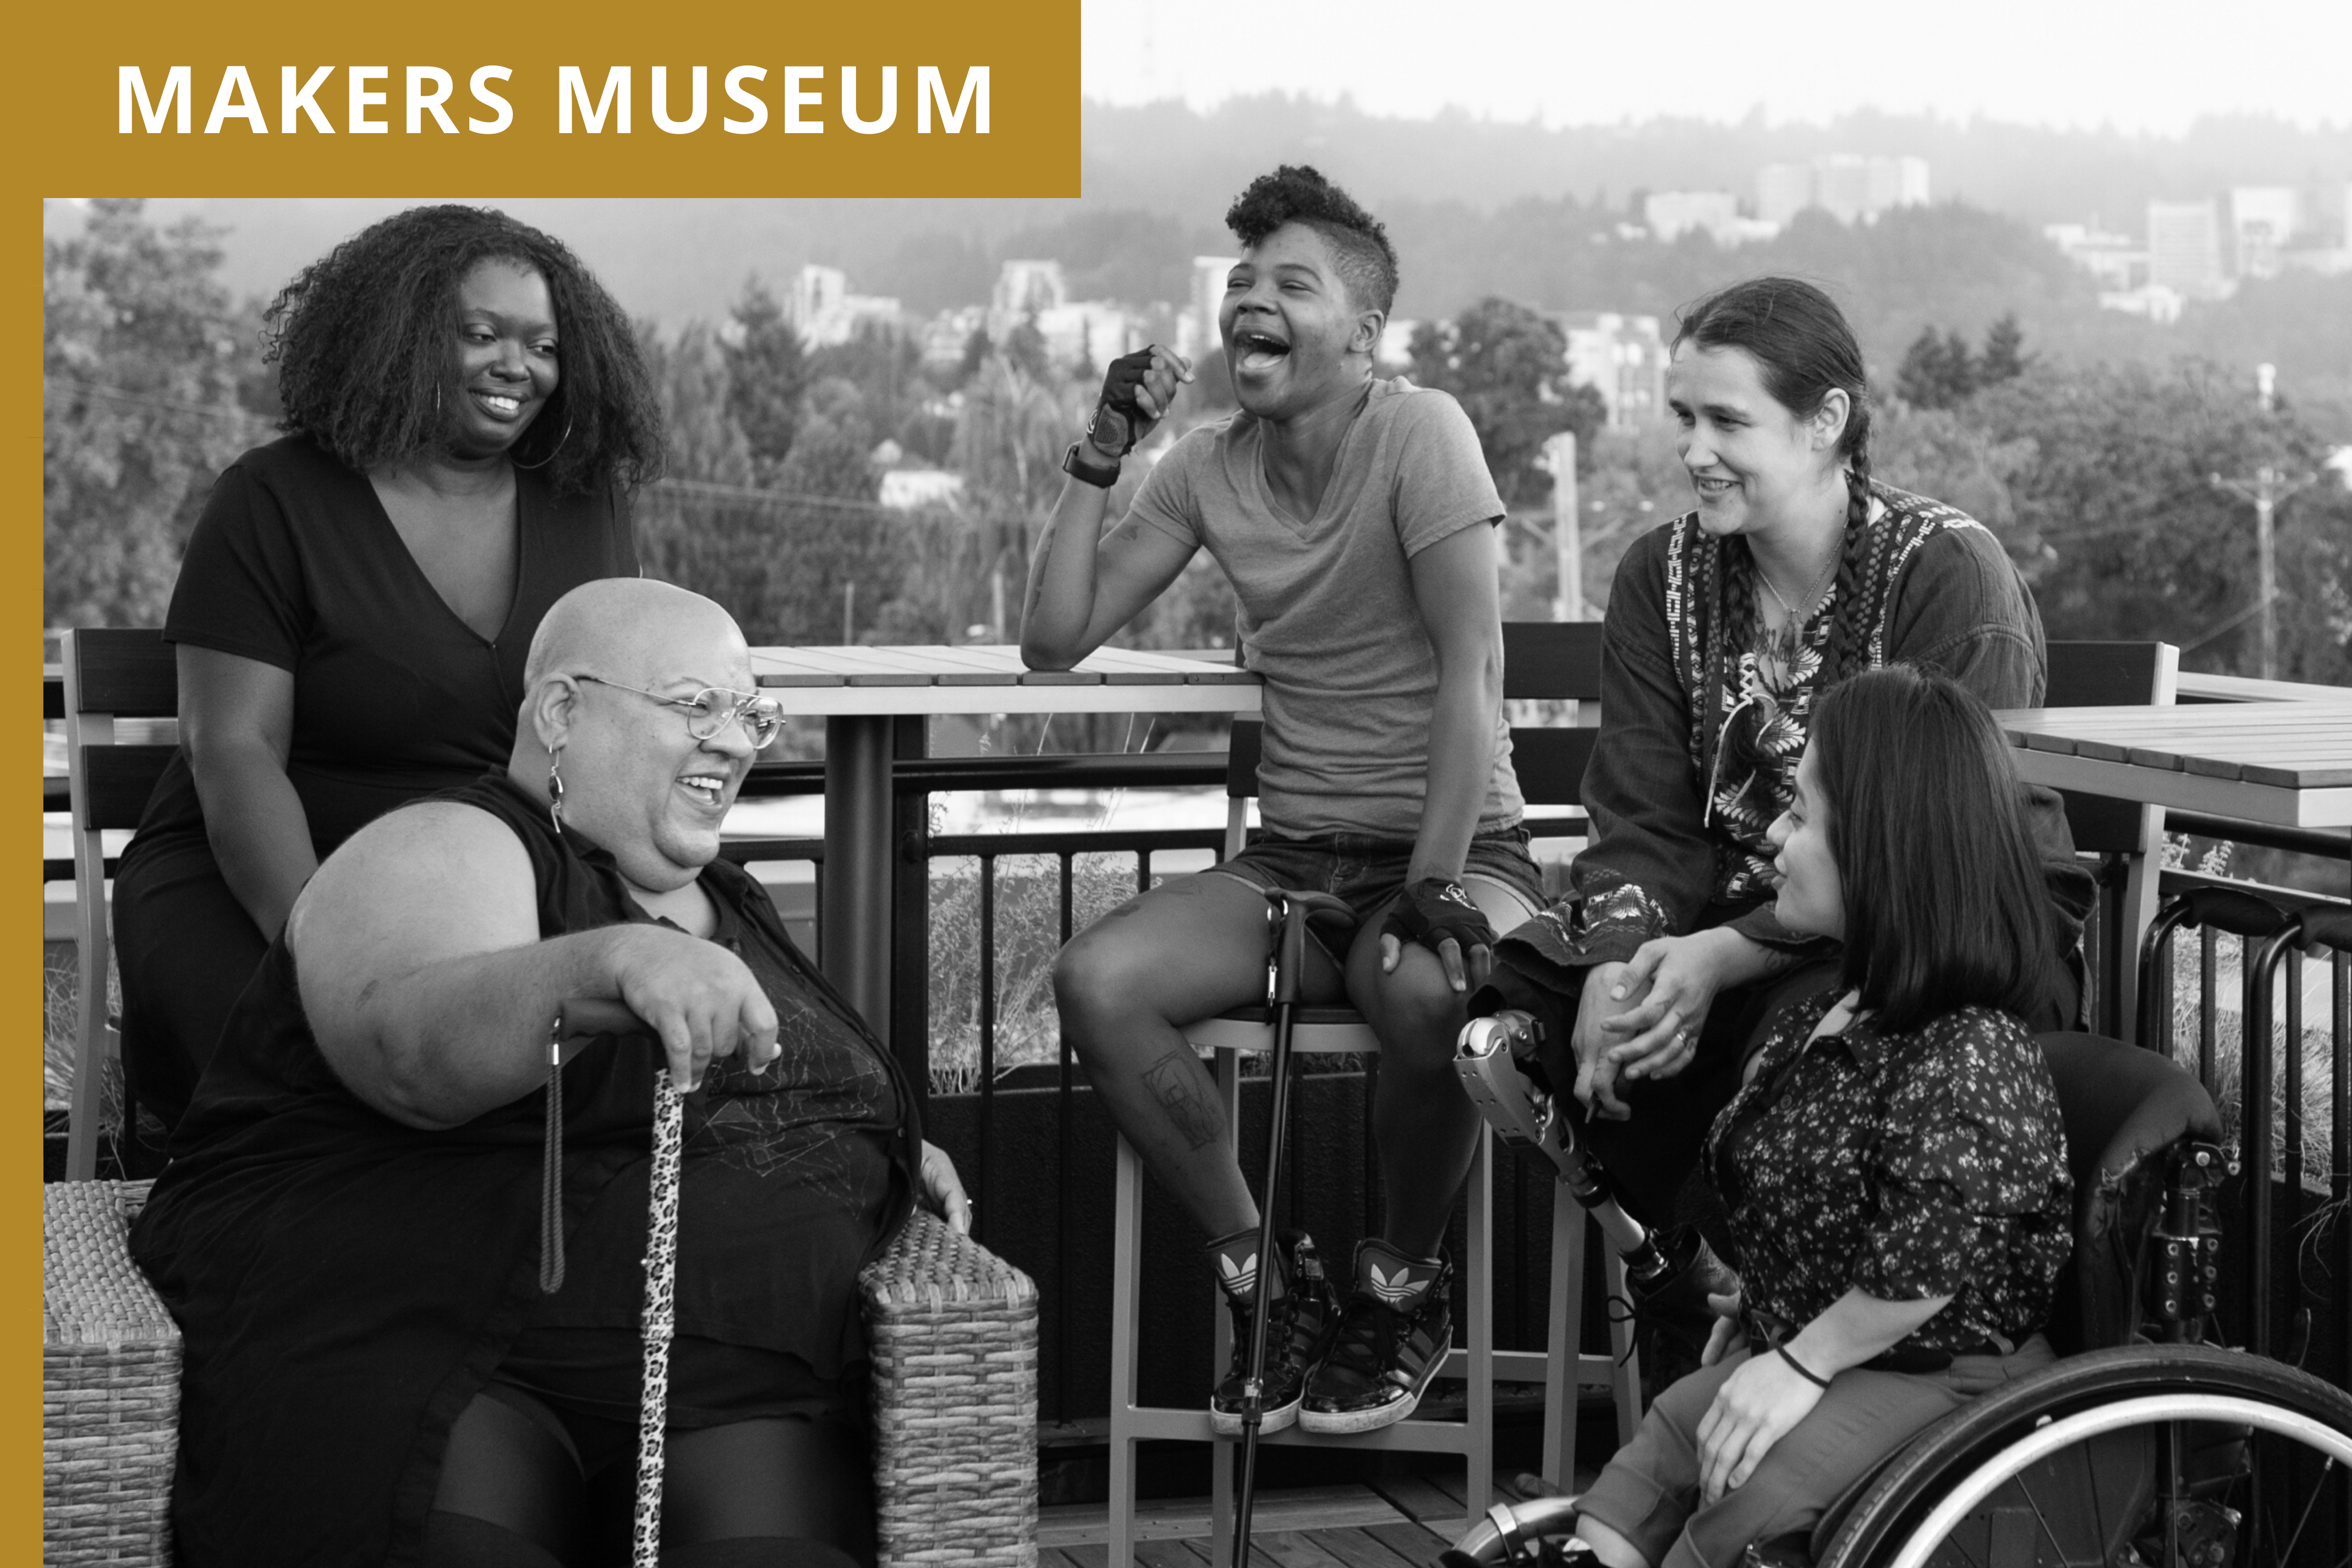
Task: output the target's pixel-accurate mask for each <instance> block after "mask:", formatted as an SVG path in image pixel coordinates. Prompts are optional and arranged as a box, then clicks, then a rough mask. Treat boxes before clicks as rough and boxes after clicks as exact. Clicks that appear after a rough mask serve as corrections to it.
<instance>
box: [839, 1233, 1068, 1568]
mask: <svg viewBox="0 0 2352 1568" xmlns="http://www.w3.org/2000/svg"><path fill="white" fill-rule="evenodd" d="M858 1285H859V1288H860V1291H861V1293H862V1294H863V1296H864V1298H865V1303H866V1338H867V1341H868V1342H869V1344H870V1345H871V1347H872V1354H873V1358H874V1428H875V1431H874V1492H875V1500H876V1503H877V1510H876V1511H877V1530H878V1536H879V1545H880V1549H881V1550H880V1561H881V1563H882V1564H883V1568H906V1565H907V1564H911V1563H973V1564H984V1565H988V1568H1000V1565H1001V1568H1034V1564H1035V1563H1036V1561H1037V1287H1036V1286H1035V1284H1034V1283H1033V1282H1032V1281H1031V1280H1030V1279H1029V1277H1028V1276H1027V1275H1025V1274H1024V1273H1022V1272H1021V1270H1019V1269H1018V1268H1013V1266H1012V1265H1011V1264H1009V1263H1006V1262H1004V1261H1003V1259H1001V1258H997V1257H995V1256H994V1255H993V1254H992V1253H990V1252H989V1251H988V1250H987V1249H986V1248H985V1247H982V1246H981V1245H980V1244H979V1243H977V1242H975V1241H972V1240H971V1238H969V1237H961V1236H958V1235H956V1234H955V1233H954V1232H953V1231H951V1230H950V1229H949V1228H948V1227H947V1226H946V1225H944V1224H942V1223H941V1222H940V1220H939V1219H938V1218H937V1217H935V1216H934V1215H930V1214H929V1213H927V1212H925V1211H922V1210H917V1211H916V1213H915V1214H914V1215H913V1216H912V1217H911V1218H909V1219H908V1222H907V1224H906V1226H905V1227H904V1228H903V1229H901V1230H900V1231H899V1233H898V1236H897V1237H895V1238H894V1239H893V1240H892V1241H891V1243H890V1245H889V1247H887V1248H886V1249H885V1250H884V1252H883V1254H882V1256H881V1257H880V1258H877V1259H875V1260H874V1262H872V1263H871V1264H869V1265H867V1266H866V1270H865V1272H864V1273H863V1274H861V1275H859V1277H858Z"/></svg>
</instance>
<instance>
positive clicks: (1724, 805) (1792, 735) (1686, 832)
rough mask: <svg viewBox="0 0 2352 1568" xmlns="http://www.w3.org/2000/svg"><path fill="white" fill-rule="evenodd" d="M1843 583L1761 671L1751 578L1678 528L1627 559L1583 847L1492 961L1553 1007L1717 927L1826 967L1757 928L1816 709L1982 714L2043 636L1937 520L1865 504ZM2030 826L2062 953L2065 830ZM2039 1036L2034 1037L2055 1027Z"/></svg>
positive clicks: (2055, 821) (1902, 502)
mask: <svg viewBox="0 0 2352 1568" xmlns="http://www.w3.org/2000/svg"><path fill="white" fill-rule="evenodd" d="M1871 493H1872V496H1873V498H1874V500H1873V504H1872V507H1871V511H1870V518H1869V521H1867V522H1866V523H1864V525H1863V527H1862V528H1861V530H1859V531H1857V532H1856V533H1855V534H1854V535H1853V537H1852V538H1851V539H1850V541H1849V551H1848V554H1849V560H1848V562H1847V564H1846V567H1845V568H1843V569H1842V571H1841V574H1840V575H1839V576H1838V577H1837V578H1836V579H1834V580H1833V581H1832V584H1831V586H1830V588H1829V590H1828V592H1827V593H1826V595H1824V597H1823V598H1822V601H1821V603H1820V605H1818V606H1816V608H1815V609H1814V611H1813V613H1812V614H1811V616H1810V617H1809V618H1808V619H1807V621H1806V623H1805V625H1804V626H1803V627H1802V628H1801V629H1800V630H1799V631H1798V632H1797V634H1796V651H1795V657H1794V658H1793V659H1790V660H1789V661H1787V662H1786V663H1785V664H1784V663H1783V662H1782V661H1781V660H1779V659H1764V658H1759V655H1758V653H1757V651H1756V647H1755V645H1756V644H1757V642H1758V641H1759V636H1758V627H1759V619H1758V613H1757V609H1756V602H1757V596H1758V590H1757V587H1756V568H1755V562H1754V558H1753V557H1752V556H1751V555H1750V554H1749V553H1748V545H1747V542H1746V541H1745V540H1744V539H1740V538H1738V537H1733V538H1727V539H1717V538H1715V537H1712V536H1710V535H1708V534H1707V533H1706V531H1704V530H1702V529H1701V528H1700V527H1699V526H1698V521H1697V518H1696V514H1692V515H1690V516H1686V517H1682V518H1678V519H1676V520H1675V521H1673V522H1670V523H1667V524H1665V525H1664V526H1663V527H1661V528H1658V529H1656V530H1654V531H1652V532H1650V533H1649V534H1647V535H1645V536H1643V538H1642V539H1640V540H1637V541H1636V542H1634V544H1633V548H1632V549H1631V550H1629V551H1628V552H1626V556H1625V559H1624V561H1623V563H1622V564H1621V565H1620V566H1619V568H1618V571H1617V579H1616V582H1615V584H1614V585H1613V586H1612V588H1611V590H1610V595H1609V617H1608V623H1607V628H1606V632H1607V635H1606V637H1605V639H1604V641H1603V643H1602V652H1601V714H1602V718H1601V737H1600V745H1599V746H1598V748H1597V749H1596V750H1595V752H1594V754H1593V759H1592V763H1591V768H1590V769H1589V770H1588V771H1587V773H1586V774H1585V778H1584V787H1583V792H1582V793H1583V797H1584V805H1585V809H1586V810H1587V812H1588V813H1589V814H1590V815H1591V821H1592V833H1591V841H1590V843H1589V844H1588V845H1587V847H1585V849H1584V851H1583V853H1581V854H1580V855H1579V856H1578V857H1577V858H1576V861H1575V864H1574V865H1573V866H1572V867H1571V868H1570V882H1571V884H1572V890H1571V891H1570V894H1569V896H1568V897H1567V898H1566V899H1563V900H1560V901H1559V903H1557V904H1555V905H1553V906H1552V907H1551V908H1550V909H1549V910H1545V911H1544V912H1543V913H1541V914H1539V915H1538V916H1537V917H1536V918H1535V919H1534V920H1532V921H1528V923H1527V924H1525V925H1523V926H1520V927H1519V928H1518V929H1517V931H1513V932H1511V933H1510V934H1509V935H1508V936H1507V937H1506V938H1505V939H1504V941H1503V942H1502V944H1501V946H1500V947H1499V948H1498V950H1497V956H1498V957H1500V958H1502V959H1503V960H1504V961H1505V962H1506V963H1509V964H1510V965H1511V967H1512V968H1514V969H1515V970H1517V971H1518V972H1520V973H1523V974H1526V975H1528V976H1529V977H1530V978H1533V979H1535V980H1537V981H1538V982H1541V983H1543V984H1548V985H1549V986H1550V987H1551V988H1553V989H1555V990H1560V991H1570V990H1572V989H1573V988H1574V986H1575V984H1579V983H1580V977H1579V976H1578V975H1576V974H1574V973H1572V972H1573V971H1576V970H1579V969H1581V968H1582V967H1584V966H1586V965H1590V964H1594V963H1614V962H1622V960H1624V959H1627V958H1630V957H1632V956H1633V950H1634V949H1635V948H1637V947H1639V946H1641V944H1642V943H1643V942H1647V941H1649V940H1650V939H1651V938H1653V937H1658V936H1666V935H1683V934H1686V933H1688V932H1690V931H1698V930H1703V929H1705V928H1706V927H1709V926H1714V925H1720V924H1728V925H1731V926H1733V927H1735V928H1736V929H1738V931H1740V932H1741V933H1742V934H1744V935H1746V936H1748V937H1750V938H1752V939H1753V940H1755V941H1757V942H1760V943H1762V944H1764V945H1765V946H1767V947H1772V948H1778V949H1780V950H1782V951H1786V952H1804V953H1808V954H1810V953H1811V952H1820V951H1826V950H1827V945H1828V944H1826V943H1825V942H1821V941H1820V940H1819V939H1813V938H1807V937H1803V936H1800V935H1798V934H1796V933H1794V932H1791V931H1785V930H1783V929H1782V928H1781V926H1780V922H1779V921H1776V920H1774V919H1773V918H1772V894H1771V889H1770V882H1769V865H1770V860H1771V850H1770V848H1769V846H1768V845H1767V843H1766V841H1765V832H1766V830H1767V829H1768V828H1769V827H1770V826H1771V825H1772V821H1773V819H1774V818H1776V817H1777V816H1780V813H1781V812H1782V811H1783V810H1785V809H1786V808H1787V806H1788V804H1789V800H1790V795H1792V794H1793V792H1794V790H1795V779H1796V768H1797V760H1798V758H1799V756H1800V755H1801V753H1802V752H1803V750H1804V744H1805V733H1806V730H1807V726H1808V722H1809V720H1810V717H1811V712H1812V705H1813V702H1814V701H1815V700H1816V699H1817V698H1818V697H1819V695H1820V694H1821V693H1822V691H1824V690H1826V689H1828V688H1829V687H1830V686H1831V685H1832V684H1834V683H1835V682H1836V681H1837V680H1838V679H1842V678H1843V676H1844V675H1847V674H1851V673H1853V671H1855V670H1857V669H1863V668H1874V667H1876V666H1879V665H1883V664H1886V663H1890V662H1895V661H1906V662H1909V663H1914V664H1918V665H1921V666H1924V667H1927V668H1933V669H1937V670H1940V671H1942V672H1943V673H1944V674H1946V675H1948V676H1950V677H1951V678H1952V679H1955V680H1957V681H1958V682H1959V683H1960V684H1961V685H1962V686H1964V687H1966V688H1968V689H1969V690H1970V691H1971V692H1973V693H1975V694H1976V696H1978V697H1979V699H1981V700H1983V701H1984V702H1985V704H1986V705H1987V706H1988V707H1992V708H2031V707H2036V706H2039V705H2040V703H2041V700H2042V689H2043V681H2044V674H2045V658H2044V651H2043V644H2042V618H2041V615H2040V613H2039V611H2038V610H2036V608H2035V607H2034V603H2033V596H2032V594H2031V593H2030V592H2028V590H2027V588H2026V586H2025V584H2024V582H2023V580H2022V579H2021V578H2020V577H2019V576H2018V574H2017V570H2016V568H2015V567H2014V566H2013V565H2011V563H2010V560H2009V557H2008V554H2007V553H2006V552H2004V551H2003V550H2002V548H2001V546H2000V542H1999V541H1998V540H1996V539H1995V538H1994V537H1993V536H1992V534H1991V533H1990V531H1988V530H1987V529H1986V528H1985V527H1984V525H1983V524H1981V523H1979V522H1978V521H1976V520H1975V519H1974V518H1971V517H1969V515H1967V514H1966V513H1965V512H1961V511H1957V510H1954V509H1952V508H1950V507H1948V506H1946V505H1944V504H1943V503H1942V502H1940V501H1934V500H1927V498H1925V497H1922V496H1916V495H1911V494H1909V493H1907V492H1906V491H1903V490H1898V489H1891V488H1889V487H1887V486H1885V485H1875V486H1874V487H1873V488H1872V492H1871ZM2030 795H2031V799H2030V802H2029V812H2030V820H2031V822H2032V826H2033V829H2034V835H2035V838H2036V841H2037V843H2038V845H2039V846H2040V847H2041V849H2042V856H2043V863H2044V868H2045V871H2046V874H2047V876H2048V879H2049V883H2050V892H2051V901H2052V903H2053V906H2054V912H2055V913H2056V915H2057V917H2058V927H2059V936H2060V940H2061V942H2063V945H2064V946H2065V948H2066V949H2067V950H2069V952H2071V951H2072V950H2073V949H2074V945H2075V939H2076V937H2077V936H2078V934H2079V933H2080V931H2081V930H2082V920H2083V916H2084V913H2085V912H2086V911H2087V910H2089V908H2090V903H2091V897H2092V887H2091V882H2090V878H2089V876H2088V874H2087V873H2085V872H2084V871H2083V870H2082V869H2081V868H2079V867H2078V866H2076V865H2075V863H2074V841H2073V838H2072V837H2071V836H2070V835H2069V834H2068V833H2067V830H2066V822H2065V813H2064V810H2063V807H2062V806H2061V805H2060V804H2059V800H2058V797H2057V795H2055V794H2054V793H2053V792H2052V791H2049V790H2040V789H2037V790H2033V791H2032V792H2030ZM2064 1022H2065V1020H2063V1019H2060V1018H2058V1017H2056V1016H2053V1017H2052V1018H2051V1019H2050V1020H2048V1026H2050V1027H2053V1028H2054V1027H2061V1026H2063V1024H2064Z"/></svg>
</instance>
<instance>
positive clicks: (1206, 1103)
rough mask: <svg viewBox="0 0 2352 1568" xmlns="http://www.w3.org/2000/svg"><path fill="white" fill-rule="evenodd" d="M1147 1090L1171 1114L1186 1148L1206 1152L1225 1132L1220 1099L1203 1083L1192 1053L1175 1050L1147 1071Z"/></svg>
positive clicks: (1169, 1115) (1199, 1066) (1199, 1065)
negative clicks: (1218, 1104)
mask: <svg viewBox="0 0 2352 1568" xmlns="http://www.w3.org/2000/svg"><path fill="white" fill-rule="evenodd" d="M1143 1082H1144V1087H1146V1088H1147V1089H1150V1090H1151V1098H1152V1099H1154V1100H1158V1101H1159V1102H1160V1109H1161V1110H1165V1111H1166V1112H1167V1113H1168V1120H1169V1121H1170V1122H1171V1124H1173V1125H1174V1127H1175V1129H1176V1131H1177V1135H1178V1136H1180V1137H1181V1138H1182V1139H1183V1140H1184V1144H1185V1147H1186V1148H1188V1149H1192V1150H1200V1149H1205V1148H1207V1147H1208V1146H1209V1145H1210V1144H1212V1143H1213V1142H1216V1141H1217V1139H1218V1138H1219V1137H1220V1136H1222V1135H1223V1132H1224V1130H1225V1119H1224V1115H1223V1112H1222V1111H1221V1110H1219V1109H1218V1106H1217V1100H1216V1096H1215V1095H1214V1094H1213V1093H1212V1092H1211V1091H1210V1089H1209V1086H1208V1085H1206V1084H1204V1083H1202V1081H1201V1064H1200V1062H1199V1061H1198V1060H1196V1059H1195V1058H1193V1056H1192V1052H1191V1051H1189V1050H1174V1051H1171V1052H1169V1053H1168V1054H1167V1055H1166V1056H1164V1057H1161V1058H1160V1059H1159V1060H1158V1061H1156V1062H1154V1063H1152V1064H1151V1065H1150V1067H1149V1068H1145V1069H1144V1073H1143Z"/></svg>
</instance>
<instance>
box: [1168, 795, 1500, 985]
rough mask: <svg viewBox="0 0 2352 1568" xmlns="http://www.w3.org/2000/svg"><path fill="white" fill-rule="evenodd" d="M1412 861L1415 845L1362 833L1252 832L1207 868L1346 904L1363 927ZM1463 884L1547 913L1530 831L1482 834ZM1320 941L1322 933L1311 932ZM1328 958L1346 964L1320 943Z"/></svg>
mask: <svg viewBox="0 0 2352 1568" xmlns="http://www.w3.org/2000/svg"><path fill="white" fill-rule="evenodd" d="M1411 864H1412V840H1411V839H1408V838H1376V837H1372V836H1371V835H1370V834H1365V833H1326V834H1318V835H1316V836H1315V837H1311V838H1289V837H1284V836H1282V835H1280V834H1276V833H1268V832H1266V831H1265V830H1264V829H1260V830H1259V831H1257V832H1255V833H1254V834H1252V835H1251V836H1250V838H1249V842H1248V843H1247V844H1246V845H1245V846H1244V847H1243V849H1242V852H1241V853H1240V854H1238V855H1236V856H1234V858H1232V859H1230V860H1221V861H1219V862H1218V863H1217V864H1216V865H1214V866H1212V867H1210V868H1209V870H1210V872H1211V873H1212V874H1214V873H1218V872H1222V873H1223V874H1224V875H1225V876H1228V877H1232V878H1234V879H1237V880H1240V881H1244V882H1247V883H1248V884H1249V885H1250V886H1251V887H1253V888H1260V889H1274V888H1289V889H1296V890H1297V891H1299V892H1305V893H1329V894H1332V895H1333V896H1334V897H1337V898H1340V899H1344V900H1347V903H1348V907H1349V909H1351V910H1355V911H1356V923H1357V924H1358V925H1359V926H1360V925H1362V924H1363V922H1364V921H1368V920H1370V918H1371V917H1372V916H1373V915H1374V914H1376V913H1378V912H1379V910H1380V909H1381V906H1382V905H1384V904H1386V903H1387V902H1388V901H1389V900H1391V899H1393V898H1395V897H1396V896H1397V895H1398V894H1399V893H1402V891H1404V880H1405V877H1404V874H1405V870H1406V868H1408V867H1409V866H1410V865H1411ZM1462 879H1463V881H1465V882H1486V883H1490V884H1492V885H1494V886H1496V887H1499V888H1502V889H1505V890H1507V891H1508V892H1509V893H1511V894H1512V895H1513V896H1514V897H1516V898H1518V899H1520V900H1524V901H1525V902H1526V904H1527V906H1528V913H1529V914H1530V915H1532V914H1534V913H1535V911H1537V910H1540V909H1542V908H1543V907H1544V904H1545V903H1546V901H1547V900H1545V898H1544V890H1543V873H1542V872H1541V871H1540V870H1538V869H1537V867H1536V862H1535V857H1533V856H1531V855H1529V854H1528V830H1527V829H1526V828H1525V827H1522V826H1517V825H1516V824H1514V825H1513V826H1509V827H1491V828H1483V829H1481V830H1480V831H1479V832H1478V834H1477V835H1476V836H1475V837H1473V838H1472V839H1471V840H1470V852H1469V854H1468V855H1466V856H1465V857H1464V858H1463V862H1462ZM1307 929H1308V931H1310V932H1313V933H1314V934H1315V936H1316V939H1317V940H1318V942H1321V941H1323V938H1322V933H1321V932H1320V931H1318V930H1317V929H1316V928H1315V927H1312V926H1309V927H1308V928H1307ZM1323 945H1324V947H1325V948H1326V950H1327V951H1329V952H1331V956H1332V957H1333V958H1334V959H1335V960H1337V961H1339V962H1340V963H1345V961H1346V957H1347V944H1346V943H1345V942H1323Z"/></svg>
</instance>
